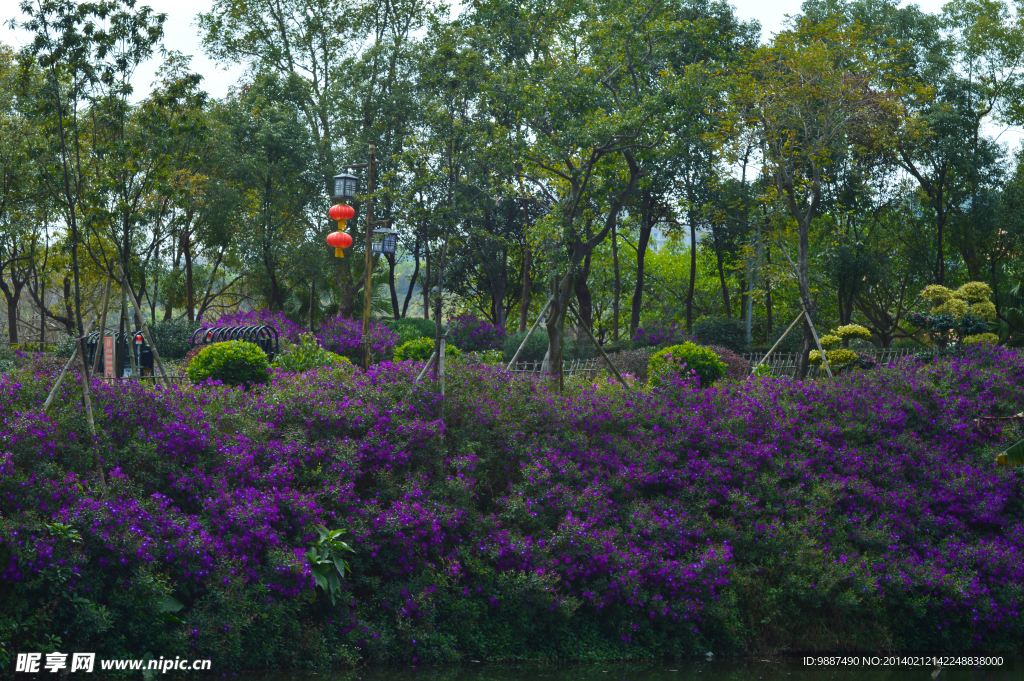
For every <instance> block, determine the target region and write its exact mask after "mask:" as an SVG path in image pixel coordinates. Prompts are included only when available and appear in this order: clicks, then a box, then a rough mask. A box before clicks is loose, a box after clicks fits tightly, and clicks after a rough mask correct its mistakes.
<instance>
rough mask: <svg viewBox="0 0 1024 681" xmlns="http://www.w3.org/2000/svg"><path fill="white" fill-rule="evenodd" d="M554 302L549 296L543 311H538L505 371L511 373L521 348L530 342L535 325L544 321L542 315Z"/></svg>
mask: <svg viewBox="0 0 1024 681" xmlns="http://www.w3.org/2000/svg"><path fill="white" fill-rule="evenodd" d="M554 301H555V297H554V296H551V298H549V299H548V302H547V305H545V306H544V309H543V310H541V311H540V315H539V316H538V317H537V321H535V322H534V323H533V326H531V327H530V330H529V331H528V332H527V333H526V338H524V339H523V342H522V343H520V344H519V349H518V350H516V354H514V355H512V361H511V362H509V363H508V366H507V367H505V370H506V371H511V370H512V367H514V366H515V364H516V360H517V359H519V355H520V354H521V353H522V352H523V348H525V347H526V342H527V341H528V340H530V336H532V335H533V332H534V330H535V329H536V328H537V325H538V324H540V320H542V319H544V315H545V314H546V313H547V311H548V308H549V307H551V303H553V302H554Z"/></svg>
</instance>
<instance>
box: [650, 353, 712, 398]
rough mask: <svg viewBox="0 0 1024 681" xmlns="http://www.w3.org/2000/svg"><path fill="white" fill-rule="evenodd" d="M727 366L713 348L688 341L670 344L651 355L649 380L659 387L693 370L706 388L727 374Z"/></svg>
mask: <svg viewBox="0 0 1024 681" xmlns="http://www.w3.org/2000/svg"><path fill="white" fill-rule="evenodd" d="M726 368H727V367H726V364H725V362H723V361H722V360H721V359H720V358H719V357H718V355H717V354H715V352H714V351H713V350H710V349H708V348H704V347H701V346H699V345H696V344H695V343H690V342H686V343H683V344H681V345H670V346H669V347H667V348H664V349H662V350H659V351H658V352H656V353H654V354H653V355H651V361H650V363H649V364H648V366H647V382H648V384H650V385H651V386H655V387H657V386H660V385H664V384H666V383H668V382H669V381H670V380H671V379H673V378H682V377H684V376H685V375H686V374H688V373H690V372H691V371H692V372H693V373H695V374H697V376H698V377H699V378H700V386H701V387H702V388H706V387H708V386H709V385H711V384H712V383H714V382H715V381H717V380H718V379H720V378H722V377H723V376H725V370H726Z"/></svg>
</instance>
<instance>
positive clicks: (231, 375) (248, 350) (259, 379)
mask: <svg viewBox="0 0 1024 681" xmlns="http://www.w3.org/2000/svg"><path fill="white" fill-rule="evenodd" d="M268 364H269V362H268V361H267V353H265V352H263V350H262V349H261V348H260V346H258V345H256V344H255V343H249V342H247V341H227V342H224V343H214V344H213V345H210V346H207V347H205V348H203V349H202V350H201V351H200V352H199V354H198V355H196V356H195V359H193V360H192V361H191V362H189V364H188V370H187V371H188V379H189V380H190V381H192V382H193V383H201V382H203V381H205V380H206V379H208V378H212V379H214V380H215V381H223V382H224V383H227V384H228V385H243V384H248V383H264V382H266V380H267V367H268Z"/></svg>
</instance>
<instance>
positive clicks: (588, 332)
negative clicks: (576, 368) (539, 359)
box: [562, 304, 629, 390]
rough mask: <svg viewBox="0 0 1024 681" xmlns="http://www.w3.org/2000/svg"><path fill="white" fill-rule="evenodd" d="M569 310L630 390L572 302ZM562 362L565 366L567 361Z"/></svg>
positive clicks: (622, 382) (625, 385) (623, 384)
mask: <svg viewBox="0 0 1024 681" xmlns="http://www.w3.org/2000/svg"><path fill="white" fill-rule="evenodd" d="M569 311H570V312H572V314H573V316H574V317H576V321H577V322H579V324H580V326H582V327H583V330H584V331H586V332H587V336H588V337H589V338H590V342H591V343H593V344H594V345H595V346H597V349H598V351H599V352H600V353H601V356H602V357H604V361H605V362H607V363H608V366H609V367H611V370H612V373H614V374H615V378H617V379H619V383H621V384H622V387H623V388H626V389H627V390H628V389H629V385H628V384H627V383H626V379H624V378H623V377H622V374H620V373H619V370H618V369H616V368H615V365H614V364H612V361H611V360H610V359H608V355H607V353H605V351H604V348H602V347H601V344H600V343H598V342H597V339H596V338H594V334H592V333H591V332H590V329H589V328H587V325H586V323H584V321H583V317H581V316H580V314H579V313H578V312H576V308H575V307H573V306H572V305H571V304H570V305H569ZM562 364H563V366H564V365H565V362H564V361H563V362H562Z"/></svg>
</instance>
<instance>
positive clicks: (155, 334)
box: [149, 317, 202, 359]
mask: <svg viewBox="0 0 1024 681" xmlns="http://www.w3.org/2000/svg"><path fill="white" fill-rule="evenodd" d="M201 326H202V323H201V322H190V321H189V320H188V318H187V317H177V318H175V319H168V320H166V321H160V322H157V323H156V324H154V325H152V326H151V327H149V334H150V337H151V338H152V339H153V342H154V343H155V344H156V349H157V351H158V352H159V353H160V356H161V357H162V358H165V359H181V358H182V357H184V356H185V353H187V352H188V351H189V350H190V349H191V347H192V346H190V345H189V344H188V339H189V336H191V335H192V332H193V331H195V330H196V329H198V328H199V327H201Z"/></svg>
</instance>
